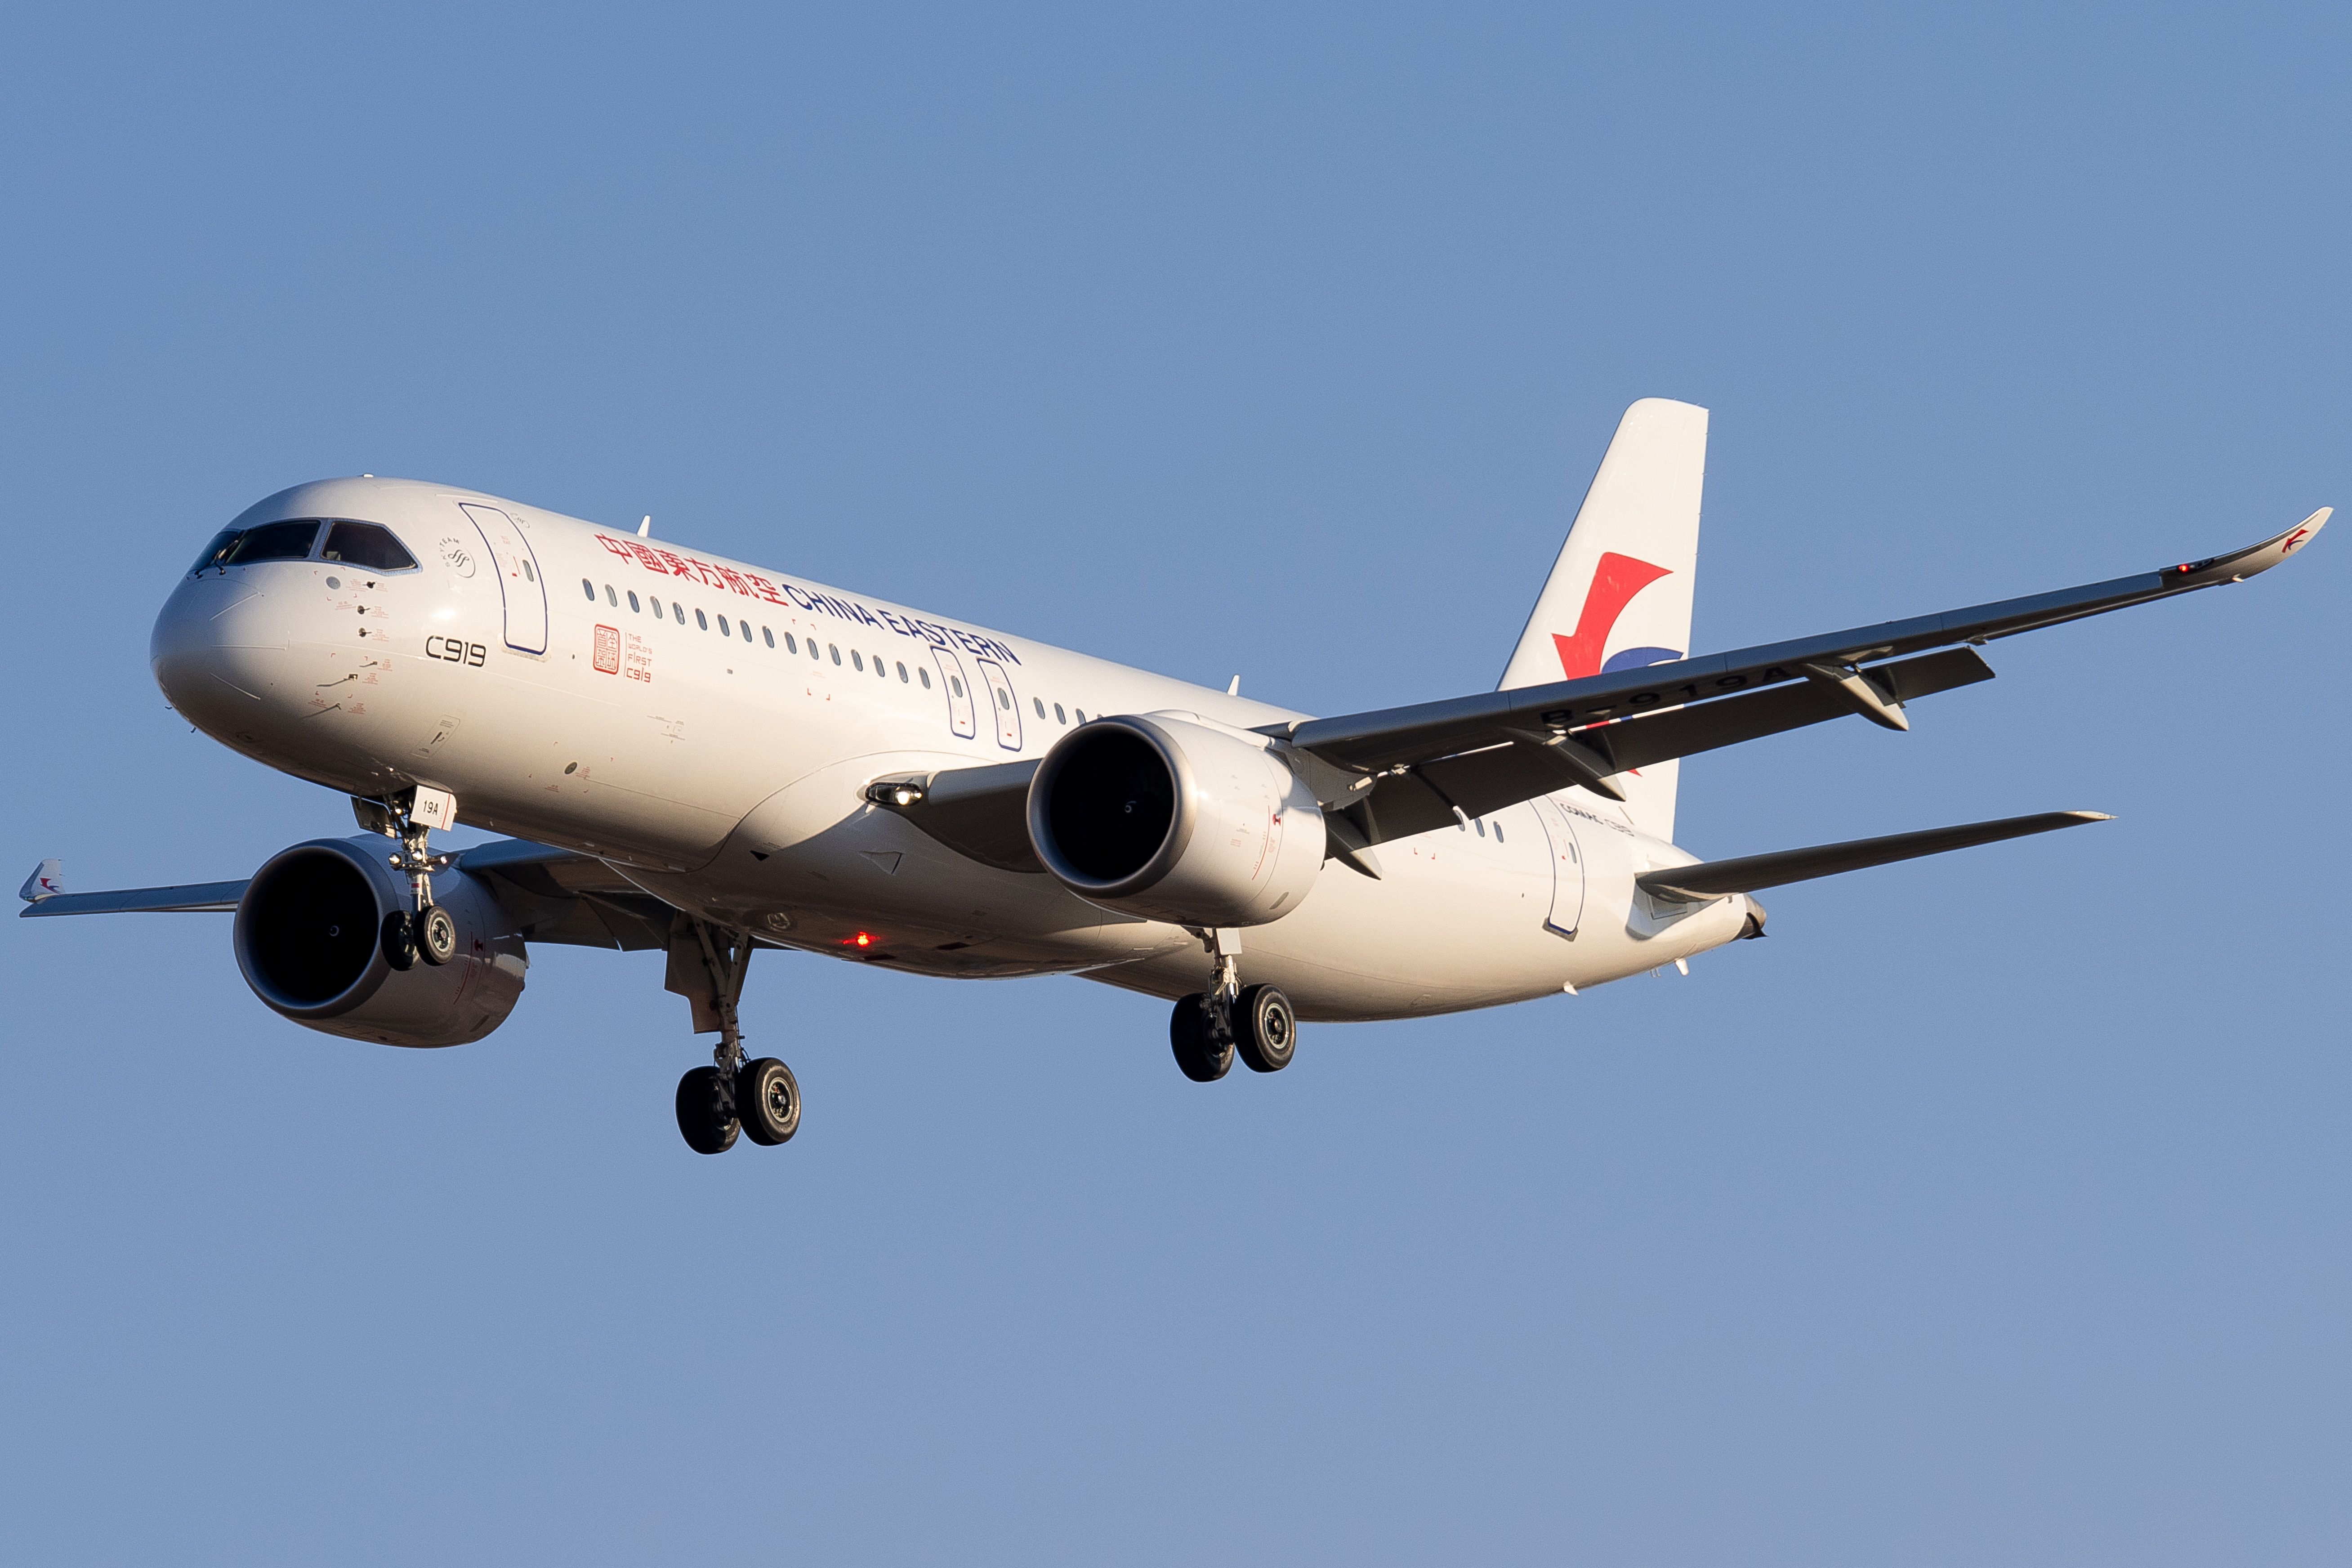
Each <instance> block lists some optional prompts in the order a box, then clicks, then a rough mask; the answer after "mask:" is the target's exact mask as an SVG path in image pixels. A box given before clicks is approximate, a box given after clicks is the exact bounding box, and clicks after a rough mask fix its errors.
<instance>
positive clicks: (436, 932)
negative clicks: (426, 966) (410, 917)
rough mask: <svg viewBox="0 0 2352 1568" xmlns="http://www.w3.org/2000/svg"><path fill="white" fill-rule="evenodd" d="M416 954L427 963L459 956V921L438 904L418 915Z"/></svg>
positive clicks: (436, 962) (447, 960)
mask: <svg viewBox="0 0 2352 1568" xmlns="http://www.w3.org/2000/svg"><path fill="white" fill-rule="evenodd" d="M415 929H416V956H417V957H419V958H421V959H423V960H424V961H425V963H435V964H439V963H448V962H449V961H450V960H451V959H453V958H455V957H457V921H454V920H451V919H450V918H449V911H448V910H445V909H443V908H442V907H441V906H440V905H438V904H436V905H434V906H433V907H432V908H431V909H429V910H425V912H424V913H423V914H421V915H419V916H417V917H416V927H415Z"/></svg>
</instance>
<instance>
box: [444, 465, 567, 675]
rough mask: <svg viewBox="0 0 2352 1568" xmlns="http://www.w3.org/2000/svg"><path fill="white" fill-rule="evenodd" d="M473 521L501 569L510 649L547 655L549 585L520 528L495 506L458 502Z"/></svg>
mask: <svg viewBox="0 0 2352 1568" xmlns="http://www.w3.org/2000/svg"><path fill="white" fill-rule="evenodd" d="M457 506H458V509H459V510H462V511H463V512H464V513H465V514H466V515H467V517H469V518H471V519H473V521H474V526H475V528H476V529H478V530H479V531H480V532H481V535H482V542H483V543H484V544H485V545H488V547H489V552H490V560H491V561H492V562H493V563H496V564H497V566H498V569H499V594H500V595H503V596H504V598H505V600H506V619H507V647H511V648H519V649H520V650H521V651H522V652H524V653H545V652H546V651H547V584H546V583H545V582H544V581H543V580H542V578H543V574H541V571H540V569H539V559H538V557H536V556H534V555H533V554H532V553H531V552H530V540H529V539H528V538H526V537H524V535H523V531H522V528H521V525H520V524H519V523H517V522H516V521H515V520H514V519H512V518H510V517H509V516H508V515H507V514H506V513H505V512H502V511H500V510H499V509H498V508H496V507H494V506H483V505H480V504H479V503H478V502H475V501H459V502H458V503H457Z"/></svg>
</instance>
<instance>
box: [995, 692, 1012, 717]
mask: <svg viewBox="0 0 2352 1568" xmlns="http://www.w3.org/2000/svg"><path fill="white" fill-rule="evenodd" d="M996 705H997V706H998V707H999V708H1002V709H1003V710H1005V711H1006V712H1008V713H1010V712H1011V711H1013V693H1011V692H1010V691H1000V692H998V693H997V694H996Z"/></svg>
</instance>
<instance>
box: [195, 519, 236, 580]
mask: <svg viewBox="0 0 2352 1568" xmlns="http://www.w3.org/2000/svg"><path fill="white" fill-rule="evenodd" d="M244 537H245V530H243V529H241V528H224V529H222V530H221V531H220V532H218V533H217V534H215V535H214V536H213V542H211V543H210V544H207V545H205V552H204V553H203V554H202V555H199V556H197V557H196V563H195V564H194V566H191V567H189V568H188V575H189V576H191V577H193V576H194V575H195V574H197V573H199V572H204V571H208V570H210V569H211V568H213V567H215V566H222V565H226V564H227V562H228V552H230V551H232V550H234V549H236V542H237V541H238V540H240V539H243V538H244Z"/></svg>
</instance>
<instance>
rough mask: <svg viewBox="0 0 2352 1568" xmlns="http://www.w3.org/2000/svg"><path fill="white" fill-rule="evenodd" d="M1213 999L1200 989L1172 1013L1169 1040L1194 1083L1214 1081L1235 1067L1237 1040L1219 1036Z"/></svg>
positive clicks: (1177, 1057) (1185, 1072)
mask: <svg viewBox="0 0 2352 1568" xmlns="http://www.w3.org/2000/svg"><path fill="white" fill-rule="evenodd" d="M1218 1033H1219V1032H1218V1030H1217V1028H1216V1026H1215V1020H1214V1019H1213V1017H1212V1016H1210V1013H1209V999H1208V998H1207V997H1206V996H1203V995H1202V994H1200V993H1198V992H1194V993H1193V994H1192V995H1190V996H1187V997H1185V998H1184V999H1183V1000H1181V1001H1180V1002H1178V1003H1177V1004H1176V1011H1175V1012H1174V1013H1172V1014H1171V1015H1170V1016H1169V1019H1168V1043H1169V1045H1170V1046H1171V1047H1173V1048H1174V1050H1175V1052H1176V1065H1177V1067H1178V1068H1181V1070H1182V1071H1183V1074H1184V1076H1185V1077H1186V1078H1189V1079H1192V1081H1193V1082H1194V1083H1214V1082H1216V1081H1217V1080H1218V1079H1221V1078H1223V1077H1224V1076H1225V1074H1227V1073H1229V1072H1231V1071H1232V1070H1233V1067H1234V1042H1233V1041H1232V1040H1231V1039H1229V1038H1226V1039H1221V1038H1219V1037H1218Z"/></svg>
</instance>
